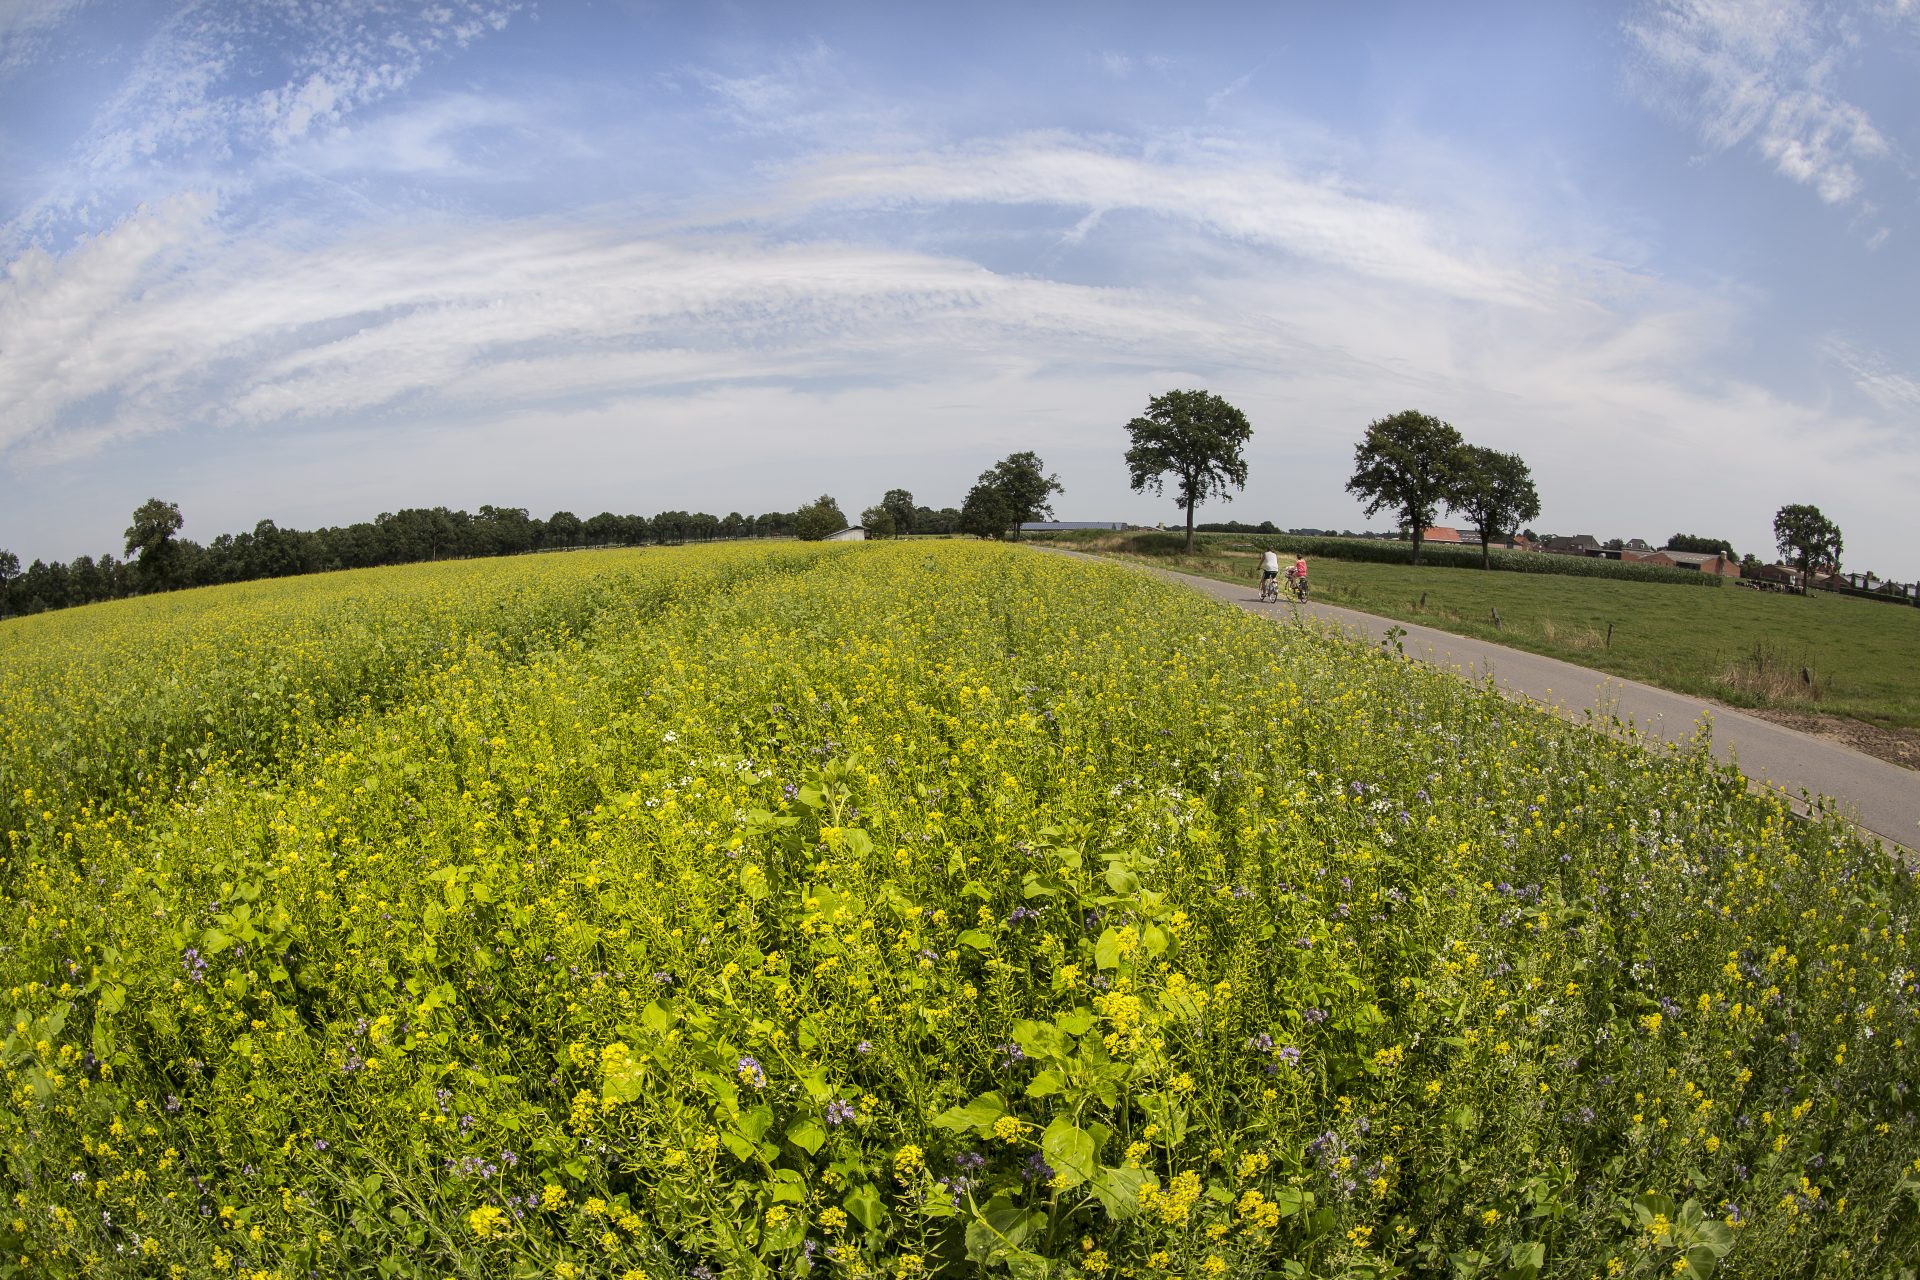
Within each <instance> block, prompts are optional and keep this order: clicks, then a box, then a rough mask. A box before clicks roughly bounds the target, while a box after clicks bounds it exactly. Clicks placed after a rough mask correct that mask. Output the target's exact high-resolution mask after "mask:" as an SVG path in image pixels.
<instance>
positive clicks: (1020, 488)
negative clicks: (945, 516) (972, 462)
mask: <svg viewBox="0 0 1920 1280" xmlns="http://www.w3.org/2000/svg"><path fill="white" fill-rule="evenodd" d="M1064 492H1066V490H1065V489H1063V488H1062V487H1061V485H1060V477H1058V476H1050V475H1048V474H1047V472H1046V463H1044V462H1042V461H1041V460H1040V455H1039V454H1037V453H1033V452H1031V451H1028V452H1024V453H1010V454H1008V455H1007V456H1006V457H1004V458H1002V459H1000V461H998V462H996V463H994V464H993V465H992V466H991V467H989V468H987V469H986V470H985V471H982V472H981V473H980V479H979V481H978V483H976V484H975V485H974V486H973V488H972V489H969V490H968V491H967V500H966V501H965V502H964V503H962V504H961V506H960V531H961V532H962V533H971V534H977V535H979V536H980V537H983V538H997V537H999V536H1000V535H1001V534H1002V533H1005V532H1006V531H1007V530H1008V529H1009V528H1011V529H1012V530H1013V536H1014V540H1015V541H1018V540H1019V538H1020V525H1021V524H1022V523H1023V522H1025V521H1028V520H1041V519H1045V518H1047V517H1049V516H1051V515H1052V514H1053V501H1052V498H1053V495H1054V494H1056V493H1064Z"/></svg>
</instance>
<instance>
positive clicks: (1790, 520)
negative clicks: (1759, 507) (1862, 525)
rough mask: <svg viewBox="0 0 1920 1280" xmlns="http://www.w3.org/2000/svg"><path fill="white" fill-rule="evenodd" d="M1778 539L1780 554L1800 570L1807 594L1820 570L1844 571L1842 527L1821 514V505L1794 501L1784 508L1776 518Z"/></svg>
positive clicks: (1801, 588)
mask: <svg viewBox="0 0 1920 1280" xmlns="http://www.w3.org/2000/svg"><path fill="white" fill-rule="evenodd" d="M1773 537H1774V541H1775V542H1777V543H1778V544H1779V545H1780V554H1781V555H1782V556H1783V557H1785V558H1786V559H1787V560H1789V561H1791V562H1792V563H1793V564H1794V565H1795V566H1796V567H1797V568H1798V569H1799V570H1800V591H1801V593H1802V594H1803V595H1804V594H1805V593H1806V590H1807V588H1808V587H1809V586H1811V585H1812V580H1813V575H1814V574H1816V573H1838V572H1840V551H1841V541H1840V526H1839V525H1837V524H1835V523H1834V522H1833V521H1831V520H1829V519H1827V518H1826V516H1824V515H1822V514H1821V513H1820V508H1818V507H1816V506H1812V505H1810V504H1808V503H1804V502H1794V503H1789V504H1788V505H1786V506H1784V507H1782V508H1780V510H1779V511H1777V512H1775V513H1774V517H1773Z"/></svg>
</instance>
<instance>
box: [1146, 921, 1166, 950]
mask: <svg viewBox="0 0 1920 1280" xmlns="http://www.w3.org/2000/svg"><path fill="white" fill-rule="evenodd" d="M1140 945H1141V946H1142V947H1143V948H1145V950H1146V953H1147V954H1148V955H1150V956H1159V955H1164V954H1165V953H1166V950H1167V931H1166V930H1165V929H1162V928H1161V927H1160V926H1159V925H1157V924H1150V925H1147V926H1146V927H1145V928H1143V929H1141V930H1140Z"/></svg>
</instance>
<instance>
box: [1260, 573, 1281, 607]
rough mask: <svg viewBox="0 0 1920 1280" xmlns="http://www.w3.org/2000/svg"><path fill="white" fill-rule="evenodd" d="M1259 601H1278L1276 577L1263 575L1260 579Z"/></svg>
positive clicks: (1265, 602)
mask: <svg viewBox="0 0 1920 1280" xmlns="http://www.w3.org/2000/svg"><path fill="white" fill-rule="evenodd" d="M1260 603H1261V604H1279V603H1280V581H1279V579H1278V578H1274V577H1265V576H1263V577H1262V578H1261V579H1260Z"/></svg>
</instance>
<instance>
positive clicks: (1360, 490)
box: [1347, 409, 1464, 564]
mask: <svg viewBox="0 0 1920 1280" xmlns="http://www.w3.org/2000/svg"><path fill="white" fill-rule="evenodd" d="M1463 447H1464V442H1463V441H1462V440H1461V439H1460V433H1459V432H1458V431H1455V430H1454V429H1453V428H1452V427H1451V426H1448V425H1447V424H1446V423H1444V422H1442V421H1440V419H1438V418H1435V417H1432V416H1431V415H1428V414H1424V413H1420V412H1418V411H1416V410H1413V409H1407V410H1404V411H1403V412H1400V413H1396V414H1394V415H1393V416H1392V417H1391V418H1382V419H1380V420H1379V421H1378V422H1375V423H1372V424H1371V425H1369V426H1368V427H1367V434H1366V437H1365V438H1364V439H1362V440H1361V441H1360V443H1359V444H1358V445H1355V446H1354V450H1353V479H1351V480H1349V481H1347V492H1348V493H1351V494H1354V495H1355V496H1356V497H1361V498H1365V499H1366V500H1367V506H1366V513H1367V514H1368V515H1373V514H1374V513H1375V512H1377V511H1380V510H1382V509H1383V508H1384V509H1391V510H1393V511H1396V512H1398V513H1399V516H1400V524H1401V527H1403V528H1404V529H1406V530H1407V532H1408V534H1409V536H1411V537H1412V538H1413V562H1414V563H1415V564H1419V563H1420V543H1421V540H1422V539H1423V538H1424V537H1425V535H1426V531H1427V528H1428V526H1430V525H1431V524H1432V523H1433V522H1434V520H1435V519H1436V518H1437V517H1438V516H1439V514H1440V508H1441V507H1443V506H1447V505H1450V504H1451V502H1452V500H1453V498H1454V497H1455V496H1456V494H1457V489H1456V482H1457V478H1458V476H1459V473H1460V451H1461V449H1462V448H1463Z"/></svg>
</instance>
